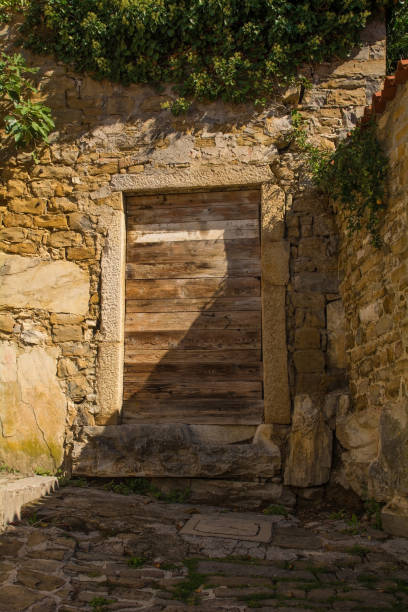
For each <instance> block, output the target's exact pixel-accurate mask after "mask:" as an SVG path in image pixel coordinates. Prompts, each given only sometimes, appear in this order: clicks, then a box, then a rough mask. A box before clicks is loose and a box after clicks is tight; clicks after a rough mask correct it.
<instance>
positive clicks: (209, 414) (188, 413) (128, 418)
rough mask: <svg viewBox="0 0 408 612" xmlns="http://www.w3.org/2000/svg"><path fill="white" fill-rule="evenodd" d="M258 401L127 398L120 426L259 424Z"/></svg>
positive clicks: (260, 411)
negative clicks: (130, 424) (139, 424)
mask: <svg viewBox="0 0 408 612" xmlns="http://www.w3.org/2000/svg"><path fill="white" fill-rule="evenodd" d="M262 419H263V401H262V400H255V399H251V400H249V401H248V400H245V399H241V398H240V399H238V400H226V399H223V400H222V401H221V402H220V401H219V400H209V399H207V400H206V399H203V400H201V399H188V400H185V399H179V400H176V401H174V400H165V401H160V400H153V401H151V402H149V401H146V400H140V399H138V397H137V396H132V397H130V398H129V399H128V400H127V401H125V404H124V412H123V423H186V424H191V425H193V424H196V423H197V424H202V425H204V424H207V425H259V424H260V423H262Z"/></svg>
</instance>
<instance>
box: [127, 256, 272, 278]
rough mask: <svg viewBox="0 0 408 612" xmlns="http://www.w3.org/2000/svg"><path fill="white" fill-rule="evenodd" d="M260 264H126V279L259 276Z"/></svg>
mask: <svg viewBox="0 0 408 612" xmlns="http://www.w3.org/2000/svg"><path fill="white" fill-rule="evenodd" d="M260 274H261V264H260V261H259V259H253V260H252V261H247V260H245V259H237V260H233V261H227V260H226V259H219V260H214V259H212V260H209V261H206V260H203V259H201V260H198V259H197V260H195V261H185V262H184V263H181V262H180V263H179V262H178V263H164V264H161V263H153V264H148V263H140V264H135V263H128V264H126V278H129V279H154V278H212V277H216V278H220V277H223V276H243V275H245V276H260Z"/></svg>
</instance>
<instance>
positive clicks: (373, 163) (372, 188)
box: [292, 111, 388, 248]
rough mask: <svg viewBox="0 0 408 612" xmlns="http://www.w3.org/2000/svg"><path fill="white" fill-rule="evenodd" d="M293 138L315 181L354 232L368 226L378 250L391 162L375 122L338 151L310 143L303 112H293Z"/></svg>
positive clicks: (355, 132) (359, 129)
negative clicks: (383, 147) (329, 150)
mask: <svg viewBox="0 0 408 612" xmlns="http://www.w3.org/2000/svg"><path fill="white" fill-rule="evenodd" d="M292 124H293V132H292V138H293V140H294V142H295V143H296V144H297V146H298V147H299V149H300V150H301V151H302V153H303V155H304V157H305V160H306V161H307V164H308V167H309V170H310V172H311V175H312V179H313V182H314V183H315V184H316V186H317V187H318V188H319V189H320V190H321V191H323V192H324V193H326V194H327V195H329V196H330V197H331V198H332V199H333V200H335V201H336V202H337V204H339V205H340V206H341V207H342V209H343V210H344V211H345V212H346V215H347V223H348V228H349V231H350V232H351V233H353V232H355V231H357V230H359V229H361V227H363V226H364V227H366V228H367V229H368V231H369V232H370V234H371V239H372V243H373V245H374V246H375V247H377V248H378V247H380V246H381V237H380V233H379V225H380V220H381V216H382V213H383V211H384V209H385V206H386V197H385V195H386V194H385V185H386V177H387V171H388V160H387V157H386V155H385V153H384V152H383V149H382V147H381V144H380V142H379V141H378V138H377V128H376V124H375V121H372V122H371V123H369V124H368V125H362V126H357V127H356V128H355V129H354V130H353V131H352V132H350V133H349V134H348V136H347V138H345V139H344V140H342V141H341V142H340V143H339V144H338V145H337V148H336V150H335V151H334V152H328V151H325V150H321V149H319V148H318V147H316V146H314V145H313V144H311V143H310V142H309V141H308V138H307V133H306V130H305V125H304V122H303V120H302V117H301V115H300V113H298V112H297V111H294V112H293V113H292Z"/></svg>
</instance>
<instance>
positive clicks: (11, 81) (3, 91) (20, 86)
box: [0, 53, 54, 157]
mask: <svg viewBox="0 0 408 612" xmlns="http://www.w3.org/2000/svg"><path fill="white" fill-rule="evenodd" d="M35 72H37V69H36V68H29V67H28V66H27V65H26V63H25V60H24V58H23V57H22V55H20V54H14V55H6V54H5V53H1V54H0V127H4V129H5V133H6V141H10V140H11V141H12V143H13V144H14V145H15V146H17V147H24V146H27V145H29V146H31V148H32V150H33V155H34V157H35V149H36V147H38V146H39V144H40V143H44V142H45V143H46V142H48V135H49V133H50V132H51V130H52V129H53V128H54V121H53V120H52V117H51V110H50V109H49V108H48V107H47V106H45V105H44V104H42V103H41V102H35V101H33V100H32V97H33V96H34V95H35V94H36V93H37V89H36V88H35V86H34V84H33V83H32V81H31V80H30V78H29V75H30V74H34V73H35ZM7 144H8V143H7V142H3V143H2V150H7Z"/></svg>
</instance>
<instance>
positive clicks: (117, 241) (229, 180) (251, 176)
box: [97, 164, 290, 425]
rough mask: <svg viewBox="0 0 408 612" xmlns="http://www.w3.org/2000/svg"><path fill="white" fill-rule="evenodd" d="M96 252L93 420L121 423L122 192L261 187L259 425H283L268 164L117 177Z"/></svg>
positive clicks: (285, 393) (283, 358)
mask: <svg viewBox="0 0 408 612" xmlns="http://www.w3.org/2000/svg"><path fill="white" fill-rule="evenodd" d="M113 183H114V184H113V185H112V187H113V189H114V191H113V193H112V194H111V195H109V196H108V197H106V198H104V204H105V205H107V206H109V207H110V208H111V209H112V216H111V221H110V223H109V228H108V235H107V238H106V243H105V247H104V250H103V254H102V273H101V322H100V334H99V346H98V369H97V389H98V402H99V410H100V413H99V418H98V424H99V425H117V424H119V423H120V415H121V410H122V393H123V363H124V321H125V266H126V255H125V252H126V223H125V214H126V213H125V196H126V194H127V193H130V192H131V193H133V194H135V193H137V194H144V193H146V194H149V193H150V194H151V193H165V192H172V191H173V192H174V191H182V190H183V191H190V190H191V191H194V190H201V191H203V190H205V189H208V190H212V189H225V190H228V189H233V188H239V187H242V188H254V187H255V188H256V187H257V188H261V268H262V346H263V358H264V366H263V367H264V405H265V414H264V422H265V424H288V423H290V393H289V383H288V368H287V342H286V310H285V303H286V285H287V283H288V280H289V244H288V242H287V241H286V240H285V224H284V215H285V195H284V193H283V192H282V190H281V189H280V188H279V187H278V186H277V185H275V184H274V183H273V182H272V172H271V170H270V168H269V165H263V166H251V165H247V164H245V165H244V164H236V165H222V166H205V167H202V168H197V169H194V170H192V169H188V170H187V169H178V170H175V171H174V172H173V173H171V174H170V173H169V172H168V171H167V172H165V171H162V172H158V173H157V172H156V173H155V174H154V175H145V174H139V175H126V174H123V175H116V176H115V177H114V179H113Z"/></svg>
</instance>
